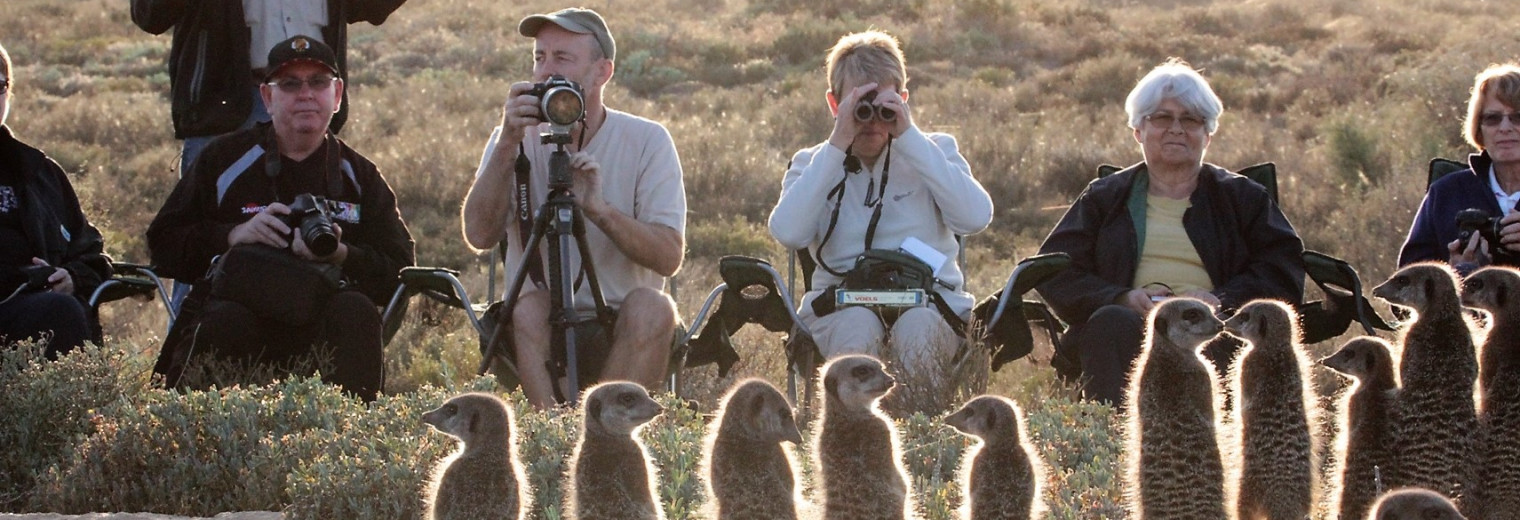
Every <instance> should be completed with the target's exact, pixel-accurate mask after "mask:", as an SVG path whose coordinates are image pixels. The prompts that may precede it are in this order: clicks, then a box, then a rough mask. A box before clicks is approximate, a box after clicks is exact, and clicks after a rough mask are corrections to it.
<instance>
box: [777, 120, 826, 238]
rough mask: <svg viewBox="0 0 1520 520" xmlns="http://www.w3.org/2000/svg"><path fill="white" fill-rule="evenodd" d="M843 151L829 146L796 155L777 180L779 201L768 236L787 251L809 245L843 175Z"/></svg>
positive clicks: (799, 152) (823, 145)
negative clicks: (779, 186) (832, 192)
mask: <svg viewBox="0 0 1520 520" xmlns="http://www.w3.org/2000/svg"><path fill="white" fill-rule="evenodd" d="M843 164H844V150H840V149H838V148H835V147H834V146H833V145H831V144H827V143H825V144H822V145H819V146H818V147H814V148H810V149H807V150H801V151H798V152H797V153H796V154H795V155H793V156H792V161H791V163H789V164H788V165H787V168H786V175H785V176H784V177H782V179H781V199H780V200H779V201H777V202H776V207H775V208H773V209H771V216H770V220H769V226H770V230H771V236H773V237H775V238H776V241H778V242H781V244H782V245H784V246H786V247H787V249H799V248H803V247H807V246H808V245H811V244H812V243H813V241H814V238H815V237H816V236H817V234H818V221H819V219H821V218H823V213H824V211H826V210H827V208H828V196H829V190H830V189H832V187H833V186H834V185H835V184H838V183H839V180H840V178H841V176H842V175H844V166H843Z"/></svg>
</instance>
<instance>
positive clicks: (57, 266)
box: [0, 47, 111, 358]
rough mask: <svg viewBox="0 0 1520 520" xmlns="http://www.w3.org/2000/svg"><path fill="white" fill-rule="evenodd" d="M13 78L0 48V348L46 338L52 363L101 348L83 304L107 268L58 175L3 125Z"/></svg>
mask: <svg viewBox="0 0 1520 520" xmlns="http://www.w3.org/2000/svg"><path fill="white" fill-rule="evenodd" d="M14 79H15V78H14V76H12V75H11V58H10V55H9V54H7V53H6V52H5V48H4V47H0V344H4V343H9V342H14V341H20V340H24V339H27V338H35V339H42V338H43V337H45V336H49V335H51V339H50V340H49V341H48V345H47V350H46V353H47V356H48V357H49V358H56V357H57V356H58V355H59V354H62V353H64V352H68V351H69V350H70V349H73V348H74V347H78V346H80V345H83V344H84V342H85V340H86V339H92V340H94V341H97V342H98V341H100V333H99V328H98V326H96V325H95V324H94V320H93V319H91V318H90V317H89V316H88V315H89V311H88V309H89V306H88V305H87V304H86V303H85V302H86V299H87V298H89V296H90V293H92V292H94V291H95V287H96V286H99V285H100V282H101V281H102V280H104V279H106V278H109V277H110V276H111V264H110V259H108V258H106V256H105V255H103V254H101V247H102V243H103V241H102V239H101V236H100V231H98V230H96V229H95V227H94V226H91V225H90V223H89V221H87V220H86V219H85V216H84V212H82V211H80V209H79V198H78V197H77V196H75V195H74V187H73V186H72V185H70V184H69V178H68V176H66V175H64V173H63V168H61V167H59V166H58V163H56V162H53V160H52V159H49V158H48V157H47V155H44V154H43V153H42V152H41V151H39V150H37V149H36V148H32V147H31V146H28V145H26V143H22V142H21V141H18V140H17V139H16V137H15V136H14V135H12V134H11V129H10V127H9V126H6V125H5V119H6V116H7V115H8V114H9V113H10V108H11V87H12V86H13V85H14Z"/></svg>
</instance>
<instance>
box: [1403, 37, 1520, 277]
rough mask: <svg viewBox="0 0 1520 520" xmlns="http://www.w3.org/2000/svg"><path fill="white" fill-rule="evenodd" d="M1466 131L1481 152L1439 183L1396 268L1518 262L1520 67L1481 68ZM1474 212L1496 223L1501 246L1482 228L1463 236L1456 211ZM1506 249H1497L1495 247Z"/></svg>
mask: <svg viewBox="0 0 1520 520" xmlns="http://www.w3.org/2000/svg"><path fill="white" fill-rule="evenodd" d="M1463 136H1464V137H1466V138H1467V142H1468V143H1470V144H1472V145H1473V147H1474V148H1477V149H1478V153H1475V154H1472V155H1471V156H1468V158H1467V164H1468V166H1469V168H1468V169H1466V170H1462V171H1458V172H1455V173H1451V174H1448V175H1446V176H1444V177H1441V178H1440V179H1438V180H1436V181H1435V182H1434V183H1432V184H1431V185H1430V187H1429V188H1428V189H1427V190H1426V192H1425V200H1424V201H1422V202H1421V203H1420V209H1419V211H1418V212H1417V213H1415V215H1414V222H1413V223H1411V224H1410V225H1409V236H1408V237H1406V238H1405V239H1404V246H1403V247H1402V248H1400V250H1399V266H1400V267H1403V266H1405V265H1408V264H1412V263H1415V262H1421V261H1425V260H1439V261H1442V262H1448V263H1450V264H1451V265H1452V267H1455V268H1456V269H1457V271H1459V272H1461V273H1463V274H1468V273H1471V272H1473V271H1475V270H1477V268H1479V267H1482V266H1485V265H1489V264H1499V265H1508V266H1520V212H1516V211H1515V206H1516V203H1517V202H1520V64H1516V63H1508V64H1504V65H1494V66H1491V67H1489V68H1487V69H1485V70H1484V71H1483V72H1480V73H1478V76H1477V77H1476V78H1475V80H1474V84H1473V88H1472V96H1471V98H1469V99H1468V101H1467V119H1466V121H1465V122H1464V124H1463ZM1466 209H1477V210H1479V211H1481V212H1482V214H1483V215H1484V216H1486V217H1489V218H1493V219H1496V220H1497V221H1498V227H1499V228H1500V229H1499V230H1498V233H1494V234H1493V235H1492V236H1496V237H1498V238H1499V241H1500V243H1499V244H1493V243H1490V242H1489V240H1488V239H1486V238H1485V237H1484V233H1481V232H1478V233H1473V234H1472V236H1471V237H1469V238H1468V240H1466V241H1462V240H1459V229H1458V226H1457V213H1458V212H1460V211H1462V210H1466ZM1496 247H1501V248H1502V249H1500V250H1495V249H1494V248H1496Z"/></svg>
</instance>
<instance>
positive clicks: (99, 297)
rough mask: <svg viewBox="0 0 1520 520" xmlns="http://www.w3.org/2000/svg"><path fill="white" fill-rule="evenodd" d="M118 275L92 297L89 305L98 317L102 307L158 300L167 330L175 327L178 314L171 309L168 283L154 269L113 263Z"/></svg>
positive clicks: (138, 265) (112, 265) (105, 282)
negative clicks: (133, 300) (128, 300)
mask: <svg viewBox="0 0 1520 520" xmlns="http://www.w3.org/2000/svg"><path fill="white" fill-rule="evenodd" d="M111 269H112V271H114V274H112V275H111V277H110V278H108V279H106V280H105V281H103V282H101V283H100V285H99V286H97V287H95V292H93V293H90V299H89V302H88V303H89V305H90V309H92V310H94V311H95V313H96V315H97V316H98V315H99V312H100V306H101V305H104V304H107V303H110V302H114V301H117V300H120V299H123V298H129V297H139V298H144V299H149V300H151V299H154V298H155V297H157V298H158V301H159V302H160V303H162V304H163V306H164V315H165V316H166V318H167V325H166V326H165V328H164V330H168V329H169V328H170V327H173V326H174V318H175V315H176V313H175V310H174V307H173V305H171V302H170V298H169V293H168V291H167V290H166V289H164V282H163V280H160V279H159V278H158V274H156V273H154V272H153V267H152V266H149V265H143V264H134V263H128V262H111Z"/></svg>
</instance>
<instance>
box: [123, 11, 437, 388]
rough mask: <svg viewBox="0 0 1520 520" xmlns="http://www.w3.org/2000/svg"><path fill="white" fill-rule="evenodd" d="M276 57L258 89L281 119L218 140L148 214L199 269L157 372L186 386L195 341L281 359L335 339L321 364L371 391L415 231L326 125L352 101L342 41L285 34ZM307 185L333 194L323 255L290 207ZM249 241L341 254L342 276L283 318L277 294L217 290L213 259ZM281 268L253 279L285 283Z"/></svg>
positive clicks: (165, 245) (156, 246)
mask: <svg viewBox="0 0 1520 520" xmlns="http://www.w3.org/2000/svg"><path fill="white" fill-rule="evenodd" d="M269 62H270V63H271V66H272V70H271V72H270V74H269V76H268V77H267V79H266V80H267V82H266V83H265V84H263V85H261V86H260V87H259V90H260V93H261V95H262V96H263V98H264V102H265V103H266V104H267V105H268V106H269V109H270V110H269V112H270V115H271V117H272V121H271V122H270V123H261V124H259V125H256V126H254V127H253V128H250V129H247V130H240V131H237V132H234V133H231V134H228V135H226V136H223V137H221V138H219V139H217V140H215V141H213V142H212V143H211V144H210V145H209V146H207V147H206V150H205V152H204V153H203V154H201V157H200V158H199V159H197V160H196V162H195V164H193V165H191V167H190V172H189V174H188V175H186V176H185V177H184V178H182V179H180V181H179V184H178V185H176V186H175V188H174V192H173V193H172V194H170V196H169V200H168V201H166V202H165V203H164V206H163V208H162V209H160V210H159V212H158V215H157V216H156V217H154V219H153V223H152V224H150V225H149V226H148V249H149V250H150V251H151V253H152V256H153V262H154V263H155V264H156V265H158V266H159V268H160V269H161V271H162V272H163V273H165V274H167V275H169V276H173V277H175V278H178V279H182V280H199V281H197V282H196V283H195V284H194V286H193V288H192V290H191V292H190V295H189V297H188V298H187V299H186V301H185V305H184V308H183V310H182V311H181V314H180V317H179V319H177V320H176V321H175V323H174V328H173V329H172V330H171V331H170V332H169V336H168V338H167V339H166V341H165V345H164V350H163V352H162V353H161V354H160V357H159V364H158V366H156V367H155V370H156V371H158V372H159V373H162V374H164V375H165V376H167V379H168V382H169V384H171V385H176V384H178V382H179V381H178V377H179V375H180V370H182V369H183V367H184V363H185V361H186V360H187V359H188V358H189V355H190V353H191V352H194V351H195V350H206V349H209V350H210V351H213V352H215V353H217V354H219V355H221V356H223V357H228V358H232V359H237V360H245V361H246V360H250V359H251V360H254V361H257V362H261V363H265V362H268V363H280V362H283V361H284V360H287V359H290V358H292V357H295V356H304V355H307V354H308V353H310V352H311V350H312V347H313V345H319V344H325V345H327V346H328V347H331V348H332V349H333V352H332V358H333V359H332V361H333V367H332V371H331V372H330V373H324V374H323V376H324V377H325V378H327V380H328V381H331V382H334V383H337V384H339V385H340V386H343V387H344V389H346V390H348V391H350V392H353V393H355V394H357V395H358V396H360V397H361V398H363V399H365V400H372V399H374V398H375V396H376V394H377V393H378V392H379V391H380V390H381V385H382V382H383V365H384V364H383V360H382V357H381V347H382V345H381V342H382V341H381V324H380V314H379V310H378V308H377V306H378V305H382V304H384V303H385V302H386V301H388V299H389V297H390V294H391V292H392V291H394V290H395V287H396V284H397V274H398V273H399V272H400V270H401V268H402V267H406V266H409V265H412V263H413V259H414V257H413V250H412V248H413V242H412V238H411V234H410V233H409V232H408V231H407V229H406V224H405V223H403V222H402V220H401V215H400V213H399V212H398V211H397V209H396V196H395V193H394V192H393V191H392V190H391V188H390V186H389V185H388V184H386V182H385V179H384V178H382V177H381V176H380V172H379V170H378V169H376V167H375V165H374V164H373V163H371V162H370V161H369V160H368V159H365V158H364V156H362V155H360V154H359V153H358V152H356V151H354V150H353V149H352V148H349V147H348V145H347V144H345V143H344V142H343V141H342V140H339V139H338V138H337V137H336V136H334V135H333V134H332V133H331V132H330V131H329V130H328V129H329V120H330V118H331V117H332V114H333V113H335V112H336V111H337V107H338V105H339V103H341V101H342V99H343V80H342V79H339V77H338V76H339V74H338V73H339V71H340V70H341V69H339V67H338V65H337V62H336V60H335V58H334V56H333V52H332V50H331V49H330V48H328V47H327V46H326V45H323V44H322V43H321V42H319V41H316V40H315V39H311V38H307V37H304V36H297V37H294V38H291V39H289V40H286V41H284V42H280V43H278V44H276V45H275V46H274V48H273V49H271V50H270V52H269ZM301 194H311V195H315V196H319V197H325V198H326V199H327V201H328V204H327V208H328V210H329V211H330V212H331V219H332V222H333V224H334V226H333V227H334V229H333V234H334V235H336V237H337V238H338V241H337V243H336V245H335V247H334V249H333V250H332V252H331V253H330V254H325V255H324V254H318V253H315V252H314V249H316V248H313V247H310V246H309V245H308V244H307V243H306V240H305V238H303V236H302V234H301V233H292V230H293V229H295V228H296V227H298V226H296V225H295V224H296V223H295V222H287V220H286V218H287V217H288V216H290V215H291V211H292V209H291V206H292V205H293V202H294V201H295V200H296V198H297V196H298V195H301ZM245 244H261V245H263V246H269V247H272V248H276V249H279V250H282V251H283V250H285V249H287V248H288V250H289V251H290V252H291V253H292V254H294V255H295V256H297V257H300V258H301V259H302V260H306V261H308V262H313V263H317V264H328V265H333V266H338V267H340V268H341V273H342V274H341V279H342V287H343V288H342V290H340V291H338V292H337V293H336V294H334V295H332V296H331V297H330V298H328V299H326V301H325V305H321V307H320V309H318V310H317V311H316V312H315V314H316V315H315V316H308V317H306V318H308V319H307V320H302V321H301V322H291V321H290V320H281V319H279V318H278V317H277V316H278V315H279V313H280V311H281V310H282V309H279V308H276V307H277V306H270V307H265V308H249V307H248V306H247V305H246V301H242V302H240V301H234V300H233V299H230V298H221V297H218V296H216V295H215V294H213V292H212V291H211V289H210V286H211V284H210V283H207V282H208V281H209V280H207V279H205V278H204V276H205V275H206V274H207V272H208V269H209V268H210V267H211V266H212V258H213V257H215V256H217V255H220V254H223V253H224V252H227V251H229V248H231V247H233V246H241V245H245ZM279 278H282V277H281V276H274V277H272V278H271V279H269V280H258V281H253V283H255V284H257V283H268V284H271V286H278V285H279V284H278V282H280V279H279ZM243 282H248V281H247V280H243ZM290 289H291V290H293V291H299V290H302V289H304V288H302V287H293V288H290ZM291 297H292V298H294V297H296V295H292V296H291Z"/></svg>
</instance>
